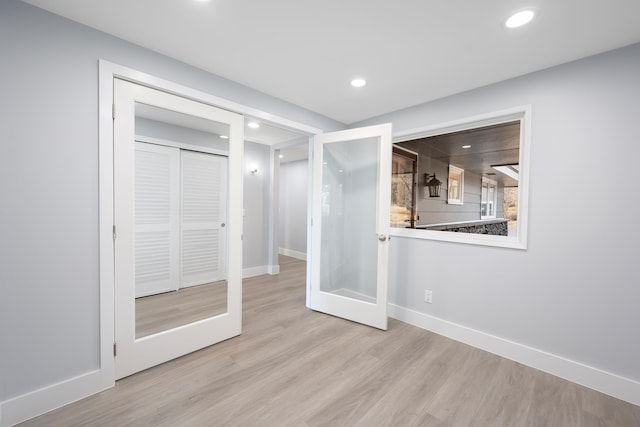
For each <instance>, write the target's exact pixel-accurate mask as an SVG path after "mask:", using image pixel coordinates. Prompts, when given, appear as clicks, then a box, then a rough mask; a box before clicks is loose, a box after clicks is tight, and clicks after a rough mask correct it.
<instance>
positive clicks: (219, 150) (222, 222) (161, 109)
mask: <svg viewBox="0 0 640 427" xmlns="http://www.w3.org/2000/svg"><path fill="white" fill-rule="evenodd" d="M113 123H114V222H115V224H114V239H115V244H114V248H115V254H114V258H115V294H114V297H115V341H116V343H115V344H116V348H115V350H116V358H115V369H116V379H119V378H123V377H125V376H128V375H131V374H133V373H135V372H138V371H141V370H144V369H146V368H149V367H151V366H154V365H157V364H160V363H163V362H165V361H168V360H171V359H173V358H176V357H179V356H182V355H184V354H187V353H190V352H193V351H195V350H198V349H200V348H203V347H206V346H209V345H211V344H215V343H217V342H220V341H223V340H226V339H228V338H231V337H233V336H236V335H239V334H240V332H241V321H242V317H241V311H242V289H241V286H242V153H243V140H244V137H243V117H242V116H240V115H238V114H235V113H231V112H228V111H225V110H221V109H218V108H215V107H212V106H210V105H206V104H203V103H200V102H196V101H193V100H190V99H186V98H183V97H180V96H176V95H173V94H169V93H166V92H162V91H159V90H155V89H151V88H148V87H145V86H141V85H138V84H135V83H131V82H127V81H124V80H120V79H114V122H113ZM140 139H144V141H145V142H151V143H153V142H159V141H162V142H163V144H165V143H170V144H173V145H174V146H176V147H179V148H182V149H184V148H186V149H187V150H188V149H189V148H193V147H194V146H199V147H203V150H205V151H207V152H211V153H213V154H217V155H218V156H215V158H214V157H206V156H201V155H199V153H191V152H187V153H185V154H183V155H182V156H181V155H180V154H179V152H177V151H175V149H170V148H167V147H154V148H149V146H148V145H145V146H146V147H147V148H145V149H142V150H140V149H138V150H136V142H135V141H136V140H140ZM151 145H154V144H151ZM155 145H162V144H155ZM138 148H140V145H139V144H138ZM176 153H178V154H176ZM220 156H222V157H224V167H221V166H220V164H219V163H220V161H219V157H220ZM150 165H152V166H153V167H150ZM158 165H160V166H158ZM180 169H182V172H179V171H180ZM175 174H180V175H179V177H178V178H177V179H176V178H175V177H176V175H175ZM220 174H222V175H220ZM205 181H206V182H207V184H206V185H204V184H203V183H204V182H205ZM211 182H215V183H216V184H215V185H210V184H209V183H211ZM180 193H182V196H180ZM214 193H215V194H214ZM176 197H181V199H182V201H181V202H175V199H176ZM221 197H222V199H221ZM215 200H218V202H212V201H215ZM178 219H179V220H178ZM176 248H179V249H176ZM220 251H223V252H224V254H220V253H219V252H220ZM220 255H223V256H220ZM221 260H223V261H221ZM176 277H181V279H180V280H181V281H182V283H183V285H184V286H180V289H179V290H177V291H176V290H175V283H176V282H175V280H176ZM170 283H173V284H170ZM143 284H149V286H148V288H147V289H146V292H142V293H139V295H138V296H142V295H143V294H145V293H146V294H147V295H148V296H144V297H139V298H136V285H143ZM196 285H197V286H196ZM138 287H140V286H138ZM158 291H160V292H165V291H166V292H165V293H161V294H158Z"/></svg>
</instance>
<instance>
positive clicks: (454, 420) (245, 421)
mask: <svg viewBox="0 0 640 427" xmlns="http://www.w3.org/2000/svg"><path fill="white" fill-rule="evenodd" d="M281 270H282V272H281V274H280V275H278V276H260V277H254V278H251V279H248V280H245V281H244V307H243V316H244V326H243V334H242V335H241V336H240V337H237V338H233V339H230V340H228V341H225V342H223V343H220V344H217V345H214V346H211V347H209V348H206V349H203V350H200V351H198V352H195V353H192V354H189V355H187V356H184V357H182V358H180V359H176V360H173V361H171V362H167V363H165V364H163V365H160V366H156V367H154V368H151V369H148V370H146V371H144V372H140V373H138V374H136V375H133V376H131V377H128V378H125V379H123V380H120V381H118V383H117V384H116V386H115V387H114V388H112V389H110V390H107V391H105V392H102V393H100V394H97V395H94V396H91V397H89V398H86V399H84V400H81V401H79V402H76V403H73V404H70V405H67V406H65V407H63V408H61V409H58V410H56V411H53V412H50V413H48V414H45V415H43V416H41V417H38V418H35V419H33V420H30V421H28V422H26V423H24V425H25V426H581V427H582V426H625V427H631V426H640V407H638V406H634V405H631V404H629V403H626V402H623V401H620V400H617V399H614V398H612V397H609V396H606V395H603V394H601V393H598V392H595V391H593V390H590V389H587V388H585V387H581V386H579V385H576V384H573V383H570V382H568V381H565V380H562V379H560V378H557V377H554V376H552V375H548V374H545V373H543V372H540V371H537V370H535V369H532V368H529V367H526V366H523V365H521V364H519V363H516V362H513V361H510V360H507V359H503V358H501V357H498V356H495V355H493V354H490V353H487V352H484V351H482V350H478V349H475V348H473V347H469V346H467V345H465V344H461V343H459V342H456V341H453V340H450V339H448V338H444V337H442V336H440V335H436V334H433V333H430V332H427V331H424V330H421V329H418V328H416V327H413V326H410V325H408V324H405V323H402V322H399V321H396V320H393V319H390V322H389V330H388V331H387V332H383V331H378V330H375V329H372V328H369V327H366V326H362V325H359V324H356V323H352V322H349V321H346V320H342V319H339V318H335V317H332V316H328V315H324V314H321V313H316V312H313V311H310V310H309V309H307V308H305V285H304V282H305V263H304V262H300V261H297V260H293V259H291V258H284V257H283V258H281Z"/></svg>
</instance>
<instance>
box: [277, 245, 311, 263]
mask: <svg viewBox="0 0 640 427" xmlns="http://www.w3.org/2000/svg"><path fill="white" fill-rule="evenodd" d="M278 253H279V254H280V255H284V256H290V257H291V258H295V259H299V260H302V261H306V260H307V254H306V253H305V252H299V251H294V250H291V249H285V248H279V249H278Z"/></svg>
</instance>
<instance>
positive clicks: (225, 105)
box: [99, 59, 322, 135]
mask: <svg viewBox="0 0 640 427" xmlns="http://www.w3.org/2000/svg"><path fill="white" fill-rule="evenodd" d="M99 64H100V66H102V67H104V68H105V71H106V70H109V71H111V73H112V75H111V76H110V77H111V78H113V77H118V78H121V79H123V80H128V81H130V82H133V83H138V84H142V85H144V86H147V87H150V88H152V89H158V90H162V91H164V92H168V93H171V94H174V95H178V96H181V97H183V98H187V99H191V100H194V101H198V102H202V103H203V104H208V105H211V106H212V107H217V108H222V109H225V110H228V111H231V112H233V113H238V114H242V115H243V116H251V118H254V119H260V120H261V121H264V122H266V123H269V124H272V125H275V126H276V127H279V128H282V129H287V130H294V131H298V132H303V133H307V134H310V135H314V134H317V133H322V129H319V128H316V127H313V126H309V125H305V124H302V123H299V122H295V121H293V120H289V119H286V118H284V117H281V116H277V115H275V114H271V113H268V112H266V111H262V110H258V109H256V108H253V107H249V106H246V105H243V104H239V103H237V102H234V101H230V100H228V99H224V98H220V97H218V96H215V95H212V94H210V93H206V92H202V91H200V90H198V89H193V88H190V87H188V86H183V85H181V84H178V83H175V82H172V81H169V80H164V79H162V78H159V77H156V76H153V75H151V74H147V73H143V72H141V71H136V70H134V69H132V68H128V67H124V66H121V65H118V64H114V63H112V62H109V61H105V60H103V59H100V60H99ZM109 111H111V108H109Z"/></svg>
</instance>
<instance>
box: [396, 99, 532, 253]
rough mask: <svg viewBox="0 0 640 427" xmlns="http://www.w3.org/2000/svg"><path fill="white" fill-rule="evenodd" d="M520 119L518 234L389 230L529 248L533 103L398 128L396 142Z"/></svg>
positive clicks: (415, 236) (402, 234) (405, 234)
mask: <svg viewBox="0 0 640 427" xmlns="http://www.w3.org/2000/svg"><path fill="white" fill-rule="evenodd" d="M514 120H520V161H519V164H520V181H519V186H518V226H517V233H516V236H492V235H487V234H471V233H450V232H446V231H434V230H415V229H409V228H393V227H392V228H391V232H390V234H391V235H392V236H396V237H403V238H411V239H422V240H438V241H444V242H457V243H466V244H470V245H481V246H494V247H501V248H511V249H522V250H526V249H527V230H528V225H527V224H528V213H529V162H530V146H531V105H524V106H518V107H513V108H508V109H505V110H500V111H495V112H491V113H487V114H481V115H477V116H473V117H468V118H463V119H459V120H453V121H450V122H446V123H440V124H436V125H429V126H425V127H421V128H415V129H409V130H406V131H401V132H396V133H395V134H394V139H393V142H394V143H396V142H404V141H410V140H413V139H418V138H425V137H429V136H435V135H441V134H444V133H450V132H458V131H462V130H467V129H473V128H478V127H483V126H488V125H492V124H499V123H506V122H511V121H514Z"/></svg>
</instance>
